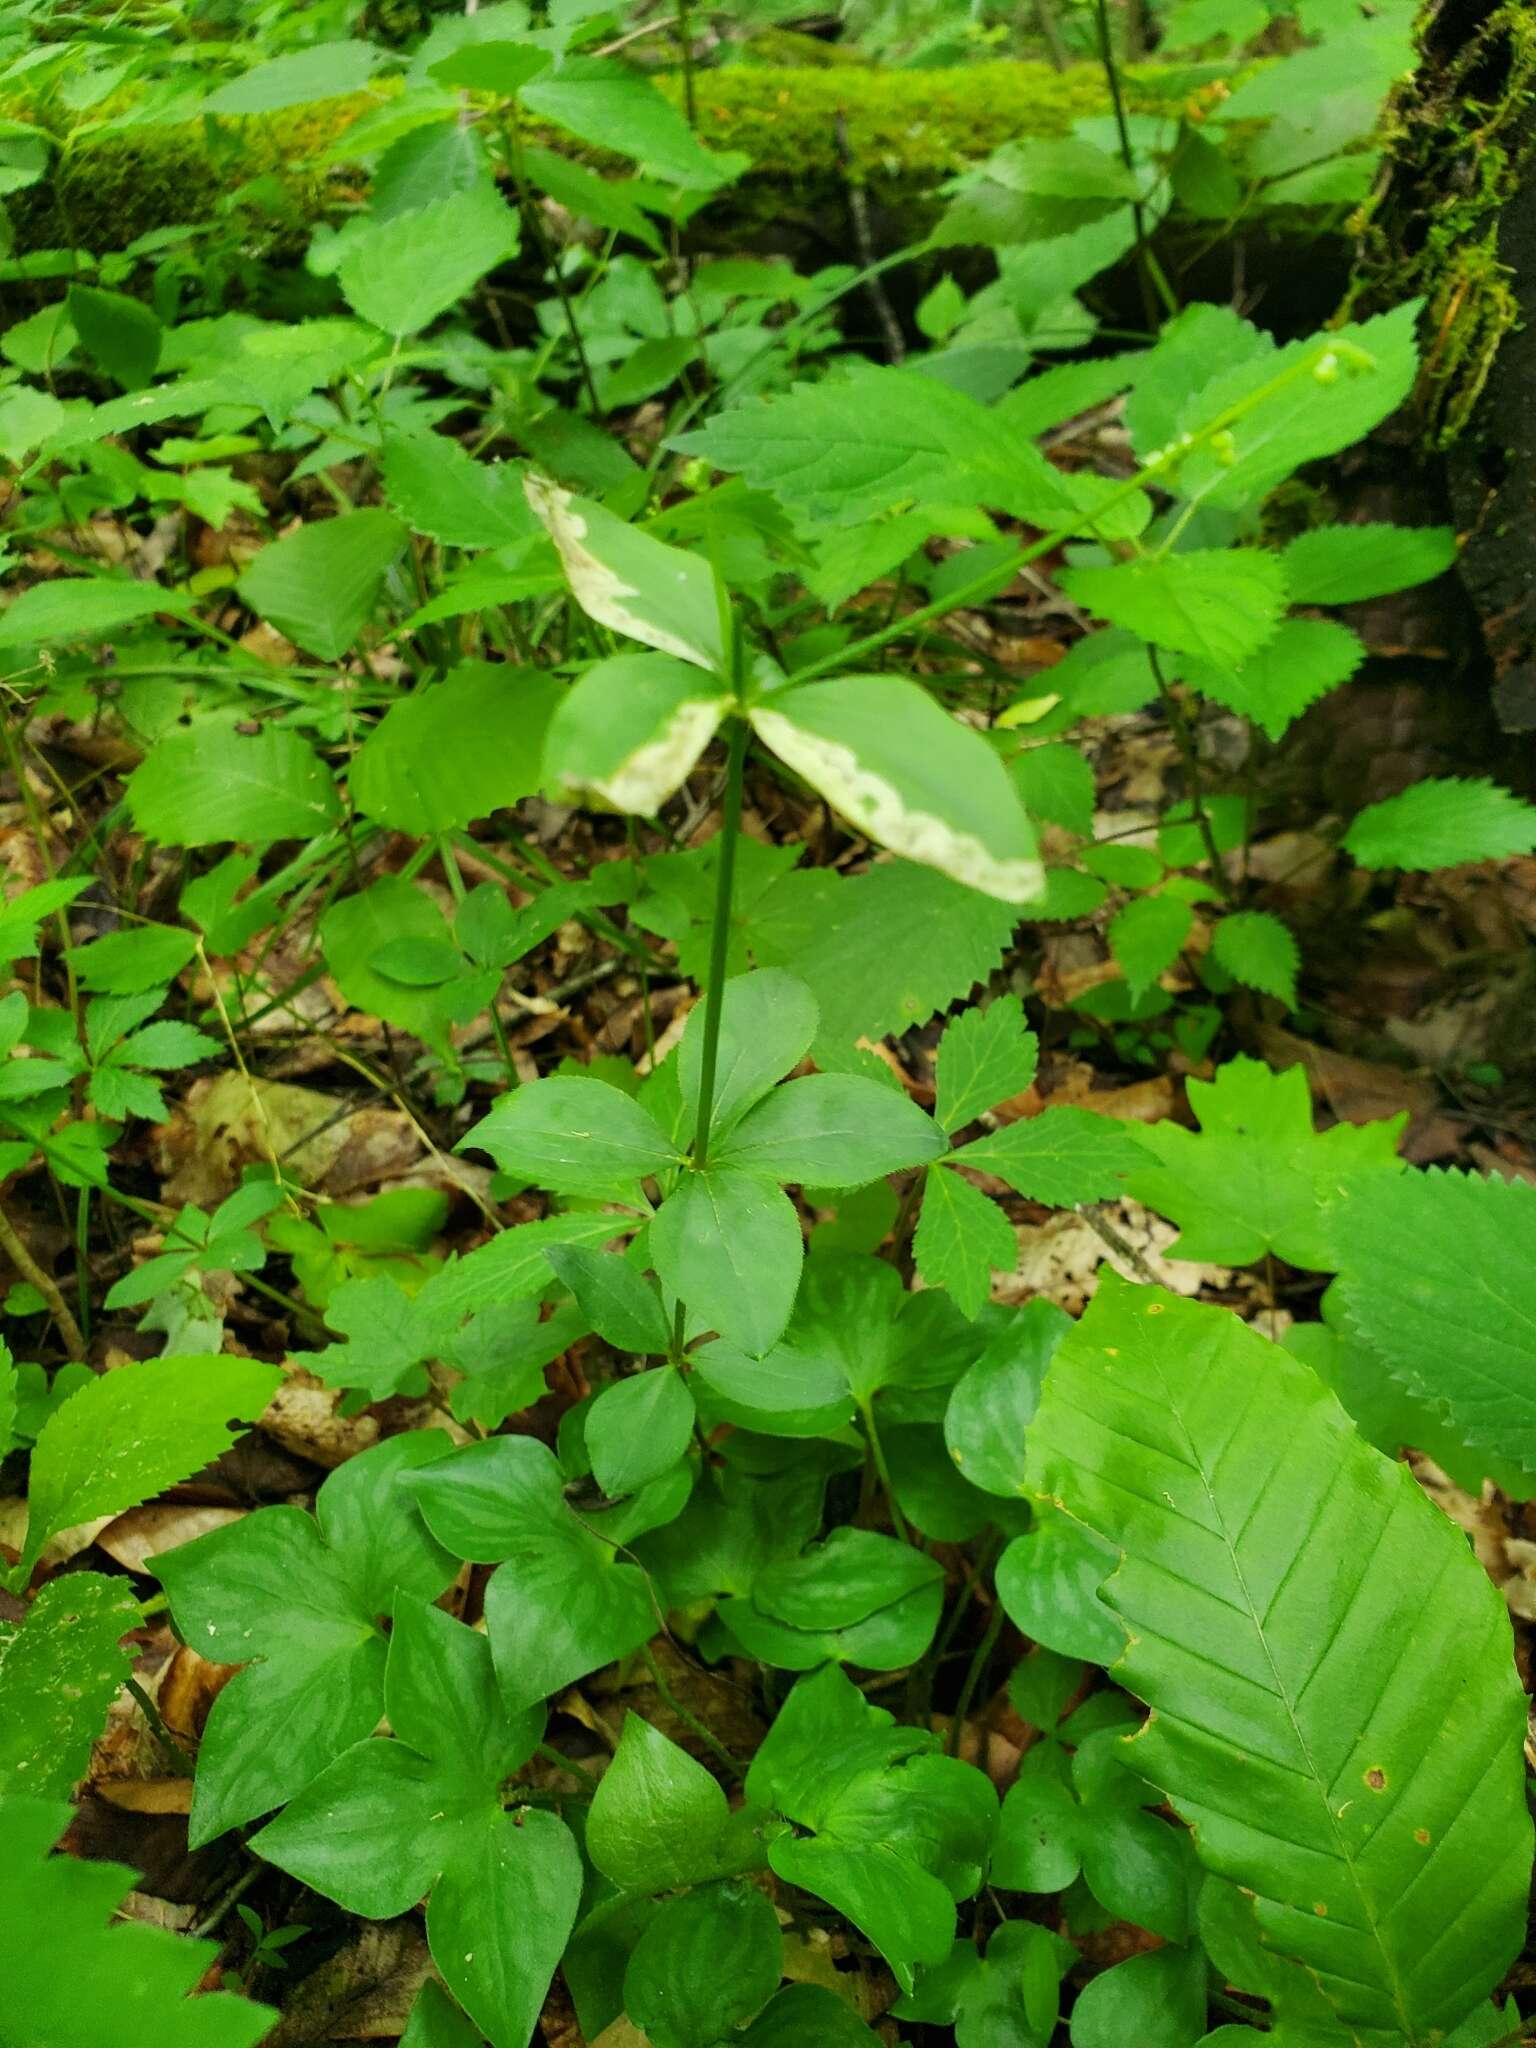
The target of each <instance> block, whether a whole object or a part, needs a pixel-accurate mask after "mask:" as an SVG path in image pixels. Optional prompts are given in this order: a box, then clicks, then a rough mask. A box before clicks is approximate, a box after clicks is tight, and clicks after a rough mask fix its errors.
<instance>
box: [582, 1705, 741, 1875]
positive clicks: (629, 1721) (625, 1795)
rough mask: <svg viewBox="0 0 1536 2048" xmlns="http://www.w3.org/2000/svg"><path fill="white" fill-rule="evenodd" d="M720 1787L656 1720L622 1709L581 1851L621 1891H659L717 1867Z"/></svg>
mask: <svg viewBox="0 0 1536 2048" xmlns="http://www.w3.org/2000/svg"><path fill="white" fill-rule="evenodd" d="M729 1819H730V1808H729V1807H728V1805H727V1804H726V1798H725V1794H724V1793H723V1792H722V1791H721V1789H720V1787H719V1786H718V1785H717V1784H716V1782H715V1780H714V1779H713V1778H712V1777H711V1776H710V1775H709V1772H708V1771H706V1770H705V1768H704V1766H703V1765H702V1764H699V1763H695V1762H694V1760H693V1758H692V1757H691V1756H689V1754H688V1752H687V1751H686V1750H683V1749H679V1748H678V1746H677V1744H676V1743H675V1742H669V1741H668V1740H667V1738H666V1736H665V1735H663V1734H662V1733H661V1730H660V1729H659V1728H653V1727H652V1726H651V1724H650V1722H649V1721H642V1720H641V1718H640V1716H639V1715H638V1714H633V1713H631V1714H626V1715H625V1717H624V1731H623V1734H622V1736H621V1737H620V1740H619V1746H618V1749H617V1750H616V1751H615V1753H614V1757H613V1761H612V1763H611V1764H610V1765H609V1766H608V1768H607V1770H606V1771H605V1772H604V1773H603V1778H602V1782H601V1784H600V1785H599V1786H598V1788H597V1791H596V1792H595V1793H594V1794H593V1797H592V1805H591V1809H590V1811H589V1812H588V1815H587V1853H588V1855H589V1856H590V1857H591V1858H592V1861H593V1863H594V1864H595V1865H596V1866H597V1868H598V1869H599V1870H600V1871H601V1872H602V1874H603V1876H604V1877H606V1878H607V1879H608V1880H609V1882H610V1883H611V1884H616V1885H617V1886H618V1887H619V1889H620V1890H621V1891H635V1892H666V1891H677V1890H680V1889H681V1888H682V1887H683V1886H684V1885H691V1884H698V1883H700V1882H701V1881H702V1880H704V1879H706V1878H710V1877H714V1876H716V1875H717V1874H718V1862H717V1852H718V1845H719V1840H720V1836H721V1835H722V1834H723V1833H724V1831H725V1827H726V1824H727V1822H728V1821H729Z"/></svg>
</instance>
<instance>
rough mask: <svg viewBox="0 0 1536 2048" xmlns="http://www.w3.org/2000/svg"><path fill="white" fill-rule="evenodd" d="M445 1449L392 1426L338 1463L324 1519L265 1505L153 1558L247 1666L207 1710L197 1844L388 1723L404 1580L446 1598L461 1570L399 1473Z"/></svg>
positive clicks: (173, 1592) (185, 1611)
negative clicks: (393, 1642)
mask: <svg viewBox="0 0 1536 2048" xmlns="http://www.w3.org/2000/svg"><path fill="white" fill-rule="evenodd" d="M446 1449H447V1443H446V1440H445V1439H444V1438H443V1437H442V1436H441V1435H440V1434H439V1433H438V1432H436V1431H422V1432H417V1433H416V1434H413V1435H407V1436H397V1437H391V1438H390V1439H389V1440H388V1442H386V1443H382V1444H379V1445H376V1446H375V1448H374V1449H372V1450H371V1451H365V1452H363V1454H362V1455H361V1456H360V1457H356V1458H353V1459H351V1460H350V1461H349V1462H348V1463H347V1464H345V1465H343V1466H341V1467H340V1468H339V1469H338V1470H337V1471H335V1472H333V1473H332V1474H331V1476H330V1478H329V1479H327V1480H326V1482H325V1484H324V1485H323V1486H322V1487H321V1488H320V1491H319V1493H318V1494H317V1495H316V1496H315V1512H314V1514H313V1516H310V1515H306V1514H305V1513H304V1512H303V1511H302V1510H301V1509H299V1508H290V1507H273V1508H262V1509H261V1510H260V1511H259V1512H258V1513H256V1514H254V1515H247V1516H246V1517H245V1519H244V1520H243V1521H240V1522H231V1523H230V1524H229V1525H228V1526H227V1527H226V1528H223V1529H214V1530H211V1531H210V1532H209V1533H208V1535H206V1536H199V1537H198V1538H197V1539H196V1541H195V1542H192V1543H187V1544H184V1545H183V1546H182V1547H181V1548H180V1549H178V1550H170V1551H166V1552H164V1553H162V1555H161V1556H160V1557H158V1558H157V1559H156V1560H155V1569H156V1570H157V1572H158V1573H159V1575H160V1578H161V1580H162V1582H163V1584H164V1586H165V1589H166V1591H167V1593H168V1594H169V1595H170V1598H171V1612H172V1615H173V1616H174V1618H175V1621H176V1626H177V1628H178V1630H179V1631H180V1633H181V1635H182V1637H183V1639H184V1640H185V1641H186V1642H187V1643H189V1644H190V1645H191V1646H192V1647H193V1648H194V1649H195V1650H196V1651H197V1652H198V1654H199V1655H200V1656H203V1657H208V1658H211V1659H212V1660H213V1661H214V1662H215V1663H220V1664H243V1665H244V1666H245V1669H244V1670H243V1671H241V1672H239V1673H238V1674H237V1676H236V1677H234V1678H233V1679H232V1680H231V1681H230V1683H229V1684H228V1685H226V1686H225V1687H224V1689H223V1691H222V1692H221V1693H220V1694H219V1696H218V1698H217V1699H216V1700H215V1701H214V1703H213V1707H212V1710H211V1712H210V1713H209V1716H208V1726H207V1729H206V1731H205V1733H204V1736H203V1742H202V1748H201V1750H200V1752H199V1754H198V1764H197V1786H196V1790H195V1792H194V1793H193V1798H192V1820H191V1840H192V1843H193V1846H194V1847H196V1846H197V1844H199V1843H200V1842H207V1841H211V1840H212V1839H213V1837H214V1836H215V1835H218V1834H222V1833H223V1831H224V1830H225V1829H226V1828H230V1827H235V1826H238V1824H239V1823H240V1822H241V1821H246V1820H252V1819H254V1818H255V1817H256V1815H257V1814H261V1813H267V1812H269V1811H270V1810H271V1809H272V1808H273V1807H274V1806H280V1805H281V1804H282V1803H283V1801H284V1800H286V1799H291V1798H292V1797H293V1796H294V1794H295V1793H296V1792H298V1791H300V1790H301V1789H302V1788H303V1787H304V1786H305V1785H307V1784H308V1783H309V1782H310V1780H311V1779H312V1778H314V1777H315V1776H316V1775H317V1774H318V1773H319V1772H320V1771H321V1770H323V1769H324V1768H325V1766H326V1765H327V1764H329V1763H330V1762H331V1761H332V1760H333V1759H334V1758H335V1757H336V1756H337V1755H338V1754H339V1753H340V1752H341V1751H342V1750H343V1749H345V1748H346V1747H347V1745H348V1744H349V1743H353V1742H357V1741H359V1740H360V1739H361V1738H362V1737H363V1736H365V1735H367V1734H368V1733H369V1732H370V1730H371V1729H372V1728H373V1727H374V1725H375V1723H376V1722H377V1721H378V1718H379V1713H380V1711H381V1708H382V1706H383V1699H384V1662H385V1653H386V1648H387V1645H386V1642H385V1637H384V1631H383V1628H382V1627H381V1620H382V1617H383V1616H385V1615H386V1614H388V1612H389V1610H390V1607H391V1604H392V1602H393V1599H394V1595H395V1590H396V1588H397V1587H398V1588H401V1589H403V1590H404V1591H406V1592H409V1593H414V1594H416V1595H418V1596H419V1597H420V1598H422V1599H435V1598H436V1597H437V1595H438V1594H439V1593H440V1592H441V1591H442V1590H443V1588H444V1586H446V1585H447V1584H448V1582H449V1580H450V1579H451V1578H452V1577H453V1574H454V1571H455V1569H456V1563H455V1560H454V1558H453V1557H452V1556H450V1555H449V1553H448V1552H447V1551H446V1550H445V1549H443V1548H442V1547H441V1546H440V1545H438V1544H437V1543H435V1542H434V1541H433V1539H432V1537H431V1536H430V1535H429V1534H428V1533H427V1530H426V1528H425V1527H424V1525H423V1523H422V1519H421V1516H420V1515H419V1514H418V1513H417V1511H416V1508H415V1505H414V1503H413V1502H412V1500H411V1498H410V1496H409V1494H407V1493H406V1492H404V1491H403V1489H402V1488H401V1486H400V1483H399V1482H400V1478H401V1475H402V1474H403V1473H405V1472H407V1471H410V1470H413V1469H415V1468H416V1467H417V1466H420V1465H424V1464H425V1463H426V1462H427V1461H428V1460H430V1459H433V1458H439V1457H441V1456H442V1455H443V1452H444V1451H445V1450H446ZM274 1729H280V1730H281V1731H282V1739H281V1740H280V1741H274V1740H273V1739H272V1733H273V1730H274Z"/></svg>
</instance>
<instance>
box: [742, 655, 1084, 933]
mask: <svg viewBox="0 0 1536 2048" xmlns="http://www.w3.org/2000/svg"><path fill="white" fill-rule="evenodd" d="M750 715H751V719H752V724H753V728H754V730H755V731H756V732H757V734H758V737H759V738H760V739H761V740H763V741H764V743H765V744H766V745H767V746H769V747H771V748H772V749H773V751H774V752H775V753H776V754H777V755H778V756H779V757H780V759H781V760H783V761H785V762H787V763H788V765H789V766H790V767H791V768H792V769H794V771H795V772H796V774H798V775H801V776H803V777H804V778H805V780H806V781H807V782H808V783H809V784H810V785H811V787H812V788H813V789H814V790H815V791H816V792H817V794H818V795H820V796H823V797H825V798H826V800H827V802H828V803H829V804H831V805H832V807H833V808H834V810H837V811H840V812H841V813H842V814H843V815H844V816H846V817H847V818H848V820H849V821H850V823H852V824H853V825H854V826H855V827H856V828H857V829H858V830H859V831H861V832H865V833H867V834H868V835H869V836H870V837H871V838H872V839H875V840H877V841H878V842H879V843H880V844H881V845H883V846H889V847H891V848H892V849H893V851H895V852H897V853H901V854H905V855H906V856H907V857H908V858H909V859H911V860H918V861H923V862H925V863H926V864H927V865H928V866H930V867H936V868H938V869H940V870H941V872H943V873H944V874H946V875H950V876H952V877H953V878H954V879H955V880H956V881H957V882H964V883H965V884H967V886H969V887H972V888H976V889H984V890H986V891H987V892H988V893H989V894H991V895H994V896H998V897H1001V898H1002V899H1003V901H1004V902H1007V903H1033V902H1034V901H1036V900H1037V899H1038V898H1039V896H1040V895H1041V893H1042V891H1043V889H1044V886H1045V871H1044V869H1043V868H1042V867H1041V865H1040V857H1039V851H1038V848H1037V846H1036V843H1035V835H1034V830H1033V828H1032V827H1031V825H1030V822H1029V819H1028V817H1027V816H1026V815H1025V812H1024V807H1023V805H1022V804H1021V803H1020V802H1019V799H1018V795H1017V793H1016V791H1015V790H1014V787H1013V784H1012V782H1011V781H1010V779H1009V776H1008V771H1007V770H1006V768H1004V766H1003V764H1002V762H1001V761H1000V760H999V759H998V757H997V755H996V754H995V753H994V752H993V751H992V749H991V748H990V747H989V746H988V745H987V744H986V742H985V741H984V740H983V739H982V737H981V735H980V734H979V733H976V732H973V731H971V730H970V729H969V728H968V727H966V726H964V725H962V724H960V723H959V721H958V720H956V719H953V718H951V717H950V716H949V714H948V713H947V712H945V711H942V710H940V708H939V706H938V705H937V704H935V703H934V701H933V699H932V698H931V697H929V696H928V694H927V692H926V691H924V690H922V689H921V688H920V687H919V686H918V685H917V684H916V683H909V682H904V681H901V680H897V679H894V678H891V677H885V676H840V677H838V678H837V680H836V681H835V682H827V683H803V684H801V685H800V686H799V687H798V688H795V689H789V690H784V691H781V692H779V693H777V694H775V695H774V696H772V697H769V698H767V699H765V700H764V701H762V702H760V703H758V704H757V705H755V706H754V707H753V709H752V712H751V714H750Z"/></svg>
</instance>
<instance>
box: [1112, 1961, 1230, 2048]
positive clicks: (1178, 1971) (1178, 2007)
mask: <svg viewBox="0 0 1536 2048" xmlns="http://www.w3.org/2000/svg"><path fill="white" fill-rule="evenodd" d="M1205 2021H1206V1986H1205V1958H1204V1957H1203V1956H1202V1955H1201V1953H1200V1951H1199V1949H1198V1948H1193V1949H1183V1948H1160V1949H1153V1950H1152V1951H1150V1952H1149V1953H1148V1954H1146V1955H1139V1956H1129V1957H1127V1959H1126V1960H1125V1961H1124V1962H1123V1963H1116V1964H1115V1966H1114V1967H1113V1969H1109V1970H1102V1971H1100V1973H1099V1975H1098V1976H1097V1977H1095V1978H1093V1979H1092V1980H1091V1981H1090V1982H1089V1983H1087V1984H1085V1985H1084V1986H1083V1989H1082V1990H1081V1991H1080V1992H1079V1993H1078V1995H1077V2003H1076V2004H1075V2005H1074V2006H1073V2008H1072V2048H1123V2044H1124V2043H1125V2042H1126V2041H1135V2042H1136V2043H1137V2044H1138V2048H1196V2044H1197V2043H1198V2042H1200V2041H1201V2040H1203V2039H1204V2038H1205ZM1243 2031H1250V2030H1243Z"/></svg>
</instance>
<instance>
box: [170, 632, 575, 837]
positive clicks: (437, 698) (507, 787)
mask: <svg viewBox="0 0 1536 2048" xmlns="http://www.w3.org/2000/svg"><path fill="white" fill-rule="evenodd" d="M560 701H561V696H560V687H559V684H558V683H557V682H556V681H555V679H554V678H553V677H552V676H549V675H546V674H543V673H540V672H539V671H537V670H528V669H516V668H512V667H509V666H507V665H506V664H504V663H501V662H489V661H470V662H465V663H463V664H462V666H460V667H458V668H456V669H451V670H450V671H449V673H448V674H447V675H446V676H445V677H444V678H443V680H442V681H441V682H440V683H435V684H434V685H433V686H432V687H431V688H430V689H427V690H421V691H418V692H417V693H416V694H415V695H414V696H410V697H401V698H400V699H398V700H397V701H396V702H395V703H394V704H392V705H391V706H390V707H389V709H388V711H386V712H385V714H384V716H383V717H382V718H381V719H380V720H379V723H378V724H377V725H376V726H375V727H374V728H373V731H372V732H371V733H369V735H368V737H367V739H365V740H364V742H363V744H362V745H361V746H360V747H359V748H358V750H357V752H356V753H355V754H354V755H353V757H352V766H351V769H350V771H349V776H348V780H349V783H350V786H351V791H352V801H353V803H354V804H355V805H356V806H357V808H358V810H360V811H361V812H362V813H363V815H364V816H365V817H368V818H376V819H377V820H378V821H379V823H380V824H382V825H388V826H390V827H392V828H393V830H395V831H397V832H410V833H413V834H416V835H418V836H420V837H425V836H426V835H427V834H429V833H435V832H452V831H454V830H456V829H458V828H459V827H461V826H465V825H469V824H472V823H474V821H475V820H476V819H478V818H486V817H489V816H490V814H491V812H492V811H496V810H500V809H501V808H502V807H503V805H511V804H515V803H518V802H520V801H521V799H522V798H523V797H525V796H532V795H533V794H534V792H535V791H536V790H537V789H538V787H539V785H540V783H541V781H542V779H543V769H542V753H543V742H544V736H545V730H546V727H547V725H548V723H549V720H550V717H551V714H552V713H553V712H554V710H555V707H556V705H557V704H559V703H560ZM162 744H163V742H162Z"/></svg>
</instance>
